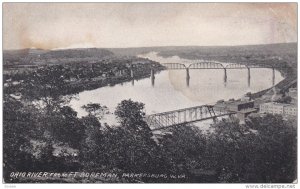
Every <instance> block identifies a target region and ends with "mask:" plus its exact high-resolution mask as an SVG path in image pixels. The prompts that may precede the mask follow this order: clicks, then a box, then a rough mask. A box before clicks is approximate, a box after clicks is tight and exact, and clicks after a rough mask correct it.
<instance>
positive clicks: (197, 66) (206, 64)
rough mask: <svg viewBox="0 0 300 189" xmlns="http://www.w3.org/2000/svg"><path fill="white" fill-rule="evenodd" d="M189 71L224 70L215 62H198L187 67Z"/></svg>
mask: <svg viewBox="0 0 300 189" xmlns="http://www.w3.org/2000/svg"><path fill="white" fill-rule="evenodd" d="M188 68H189V69H224V68H225V67H224V66H223V65H222V64H220V63H215V62H199V63H192V64H190V65H189V66H188Z"/></svg>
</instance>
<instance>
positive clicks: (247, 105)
mask: <svg viewBox="0 0 300 189" xmlns="http://www.w3.org/2000/svg"><path fill="white" fill-rule="evenodd" d="M214 109H216V110H218V109H221V110H222V109H225V110H227V111H231V112H235V113H236V114H237V118H238V119H239V120H240V123H241V124H245V119H246V117H247V116H248V115H250V114H251V113H254V112H257V109H256V108H254V101H248V100H246V101H241V100H237V101H234V100H229V101H223V100H220V101H218V102H217V104H215V106H214Z"/></svg>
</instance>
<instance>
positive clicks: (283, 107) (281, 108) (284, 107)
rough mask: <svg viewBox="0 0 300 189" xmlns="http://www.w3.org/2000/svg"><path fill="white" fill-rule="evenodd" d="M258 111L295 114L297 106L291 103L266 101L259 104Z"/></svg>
mask: <svg viewBox="0 0 300 189" xmlns="http://www.w3.org/2000/svg"><path fill="white" fill-rule="evenodd" d="M259 112H260V113H270V114H281V115H287V116H297V106H295V105H291V104H282V103H275V102H268V103H264V104H261V105H260V106H259Z"/></svg>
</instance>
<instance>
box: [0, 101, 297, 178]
mask: <svg viewBox="0 0 300 189" xmlns="http://www.w3.org/2000/svg"><path fill="white" fill-rule="evenodd" d="M83 108H85V109H86V110H87V111H88V113H89V114H88V115H87V116H85V117H82V118H78V117H77V113H76V112H75V111H74V110H73V109H72V108H70V107H69V106H67V105H65V104H64V103H54V102H52V103H49V104H48V105H47V106H45V107H43V108H42V107H36V106H33V105H32V104H26V103H22V102H20V101H18V100H15V99H13V98H11V97H10V96H8V95H5V97H4V111H3V115H4V122H3V131H4V133H3V138H4V141H3V144H4V145H3V148H4V149H3V152H4V154H3V155H4V156H3V157H4V180H5V182H8V183H9V182H49V180H47V179H45V180H37V179H34V178H31V179H27V180H26V179H25V180H24V179H22V178H16V179H14V178H11V177H10V173H11V172H35V171H47V172H70V171H73V172H108V173H109V172H111V173H116V174H122V173H137V174H138V173H148V174H175V175H179V174H180V175H182V174H184V175H186V176H185V178H184V179H172V178H162V179H155V178H147V177H146V178H126V179H122V180H121V179H119V178H116V179H108V180H105V179H104V180H97V179H95V180H84V179H82V180H80V179H79V180H78V179H77V180H75V179H73V180H64V179H56V180H51V182H155V183H156V182H172V183H174V182H199V183H202V182H215V183H224V182H228V183H290V182H293V181H294V180H295V179H296V165H297V153H296V151H297V136H296V135H297V132H296V122H292V121H290V120H284V119H283V118H282V117H281V116H273V115H266V116H263V117H261V116H252V117H250V119H249V120H248V121H247V123H246V125H240V124H239V123H238V121H237V120H230V119H223V120H220V121H219V122H217V123H216V124H215V125H213V126H212V128H213V132H211V133H206V134H204V133H202V132H201V130H199V129H198V128H197V127H193V126H186V125H181V126H177V127H174V128H170V129H169V130H168V131H167V132H164V134H163V135H160V136H157V135H153V133H152V132H151V130H150V128H149V127H148V125H147V124H146V122H144V120H143V117H144V113H143V108H144V104H142V103H139V102H134V101H132V100H124V101H122V102H121V103H120V104H119V105H118V107H117V108H116V111H115V112H114V114H115V115H116V117H117V119H118V120H119V124H118V125H115V126H109V125H107V124H101V123H100V122H99V120H101V118H102V116H103V115H104V114H105V113H106V112H107V109H106V107H105V106H103V105H99V104H88V105H86V106H84V107H83ZM57 146H60V148H61V149H60V151H59V150H58V147H57Z"/></svg>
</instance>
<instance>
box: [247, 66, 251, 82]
mask: <svg viewBox="0 0 300 189" xmlns="http://www.w3.org/2000/svg"><path fill="white" fill-rule="evenodd" d="M247 69H248V87H250V81H251V73H250V68H247Z"/></svg>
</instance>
